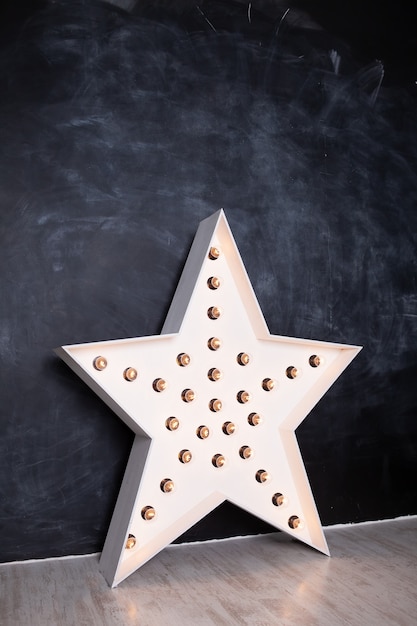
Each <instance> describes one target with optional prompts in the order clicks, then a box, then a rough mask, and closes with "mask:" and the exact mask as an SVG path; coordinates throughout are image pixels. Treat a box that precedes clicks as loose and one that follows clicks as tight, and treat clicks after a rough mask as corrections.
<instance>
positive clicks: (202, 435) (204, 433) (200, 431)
mask: <svg viewBox="0 0 417 626" xmlns="http://www.w3.org/2000/svg"><path fill="white" fill-rule="evenodd" d="M209 434H210V430H209V428H208V427H207V426H199V427H198V428H197V437H198V438H199V439H207V437H208V436H209Z"/></svg>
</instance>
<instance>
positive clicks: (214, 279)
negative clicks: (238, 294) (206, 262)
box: [207, 276, 220, 289]
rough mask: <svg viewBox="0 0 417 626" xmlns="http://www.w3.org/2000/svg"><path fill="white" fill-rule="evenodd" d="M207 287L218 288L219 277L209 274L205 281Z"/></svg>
mask: <svg viewBox="0 0 417 626" xmlns="http://www.w3.org/2000/svg"><path fill="white" fill-rule="evenodd" d="M207 287H208V288H209V289H218V288H219V287H220V278H217V276H210V278H209V279H208V281H207Z"/></svg>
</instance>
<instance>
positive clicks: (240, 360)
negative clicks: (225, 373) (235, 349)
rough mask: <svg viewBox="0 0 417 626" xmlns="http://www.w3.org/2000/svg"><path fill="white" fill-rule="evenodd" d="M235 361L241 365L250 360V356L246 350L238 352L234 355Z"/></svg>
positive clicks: (246, 363)
mask: <svg viewBox="0 0 417 626" xmlns="http://www.w3.org/2000/svg"><path fill="white" fill-rule="evenodd" d="M236 361H237V362H238V363H239V365H242V366H245V365H248V364H249V361H250V356H249V354H248V353H247V352H239V354H238V355H237V357H236Z"/></svg>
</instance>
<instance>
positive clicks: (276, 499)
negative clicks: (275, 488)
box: [272, 493, 285, 506]
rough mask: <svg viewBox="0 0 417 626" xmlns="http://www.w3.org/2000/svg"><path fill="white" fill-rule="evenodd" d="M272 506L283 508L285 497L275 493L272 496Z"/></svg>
mask: <svg viewBox="0 0 417 626" xmlns="http://www.w3.org/2000/svg"><path fill="white" fill-rule="evenodd" d="M272 504H273V505H274V506H282V505H283V504H285V496H283V495H282V493H274V495H273V496H272Z"/></svg>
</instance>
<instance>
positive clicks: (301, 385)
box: [56, 210, 361, 587]
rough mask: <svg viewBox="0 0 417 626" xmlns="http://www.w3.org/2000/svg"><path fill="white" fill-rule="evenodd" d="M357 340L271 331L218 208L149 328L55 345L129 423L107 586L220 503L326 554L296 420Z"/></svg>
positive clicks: (106, 561)
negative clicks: (134, 334) (152, 330)
mask: <svg viewBox="0 0 417 626" xmlns="http://www.w3.org/2000/svg"><path fill="white" fill-rule="evenodd" d="M360 349H361V348H360V347H358V346H351V345H345V344H337V343H328V342H320V341H312V340H304V339H297V338H290V337H284V336H278V335H271V334H270V332H269V330H268V327H267V325H266V322H265V319H264V317H263V314H262V311H261V309H260V306H259V304H258V301H257V299H256V296H255V294H254V291H253V289H252V286H251V283H250V280H249V278H248V275H247V273H246V270H245V268H244V265H243V262H242V259H241V257H240V254H239V251H238V248H237V246H236V243H235V241H234V238H233V235H232V233H231V231H230V228H229V225H228V222H227V219H226V216H225V214H224V211H223V210H220V211H218V212H216V213H215V214H214V215H212V216H211V217H208V218H207V219H205V220H203V221H202V222H201V223H200V226H199V228H198V231H197V234H196V236H195V239H194V242H193V245H192V247H191V250H190V253H189V256H188V259H187V262H186V265H185V268H184V271H183V273H182V276H181V279H180V282H179V284H178V287H177V290H176V292H175V295H174V298H173V301H172V304H171V307H170V309H169V311H168V315H167V318H166V321H165V324H164V326H163V329H162V332H161V335H158V336H151V337H140V338H132V339H121V340H113V341H104V342H94V343H87V344H76V345H69V346H63V347H60V348H57V349H56V352H57V354H58V355H59V356H60V357H61V358H62V359H63V360H64V361H65V362H66V363H67V364H68V365H69V366H70V367H71V368H72V369H73V370H74V371H75V372H76V373H77V374H78V375H79V376H80V377H81V378H82V379H83V380H84V381H85V382H86V383H87V384H88V385H89V386H90V387H91V388H92V389H93V390H94V391H95V392H96V393H97V394H98V395H99V396H100V397H101V398H102V399H103V400H104V401H105V402H106V403H107V404H108V405H109V406H110V407H111V408H112V409H113V410H114V411H115V413H116V414H117V415H118V416H119V417H120V418H121V419H122V420H123V421H124V422H125V423H126V424H127V425H128V426H129V427H130V428H131V429H132V430H133V431H134V432H135V438H134V442H133V446H132V450H131V454H130V457H129V461H128V464H127V468H126V472H125V476H124V479H123V482H122V486H121V489H120V493H119V497H118V500H117V503H116V507H115V510H114V514H113V518H112V521H111V524H110V528H109V531H108V534H107V538H106V541H105V544H104V548H103V551H102V555H101V559H100V569H101V571H102V573H103V575H104V577H105V578H106V580H107V582H108V584H109V585H110V586H112V587H114V586H117V585H118V584H119V583H120V582H121V581H123V580H124V579H125V578H126V577H128V576H129V575H131V574H132V573H133V572H134V571H136V570H137V569H138V568H140V567H141V566H142V565H143V564H144V563H146V561H148V560H149V559H151V558H152V557H153V556H154V555H155V554H157V553H158V552H159V551H160V550H162V549H163V548H164V547H165V546H167V545H168V544H169V543H171V542H172V541H173V540H175V539H176V538H177V537H179V536H180V535H181V534H182V533H184V532H185V531H186V530H187V529H188V528H190V527H191V526H192V525H194V524H195V523H196V522H198V521H199V520H200V519H202V518H203V517H204V516H205V515H207V514H208V513H209V512H210V511H212V510H213V509H214V508H216V507H217V506H218V505H219V504H221V503H222V502H223V501H225V500H228V501H229V502H232V503H233V504H235V505H237V506H238V507H240V508H241V509H244V510H246V511H248V512H249V513H251V514H253V515H255V516H257V517H258V518H260V519H262V520H264V521H265V522H267V523H268V524H270V525H272V526H273V527H275V528H277V529H279V530H281V531H284V532H286V533H289V534H290V535H291V536H292V537H294V538H296V539H298V540H300V541H302V542H304V543H306V544H308V545H310V546H312V547H313V548H315V549H317V550H319V551H321V552H323V553H324V554H329V551H328V547H327V543H326V539H325V536H324V533H323V530H322V527H321V523H320V519H319V516H318V512H317V508H316V505H315V502H314V498H313V495H312V492H311V488H310V485H309V481H308V478H307V474H306V471H305V467H304V463H303V460H302V457H301V453H300V450H299V446H298V443H297V439H296V435H295V430H296V428H297V427H298V426H299V424H300V423H301V422H302V421H303V420H304V418H305V417H306V416H307V415H308V413H309V412H310V411H311V409H312V408H313V407H314V406H315V404H316V403H317V402H318V400H319V399H320V398H321V397H322V396H323V394H324V393H325V392H326V391H327V390H328V388H329V387H330V386H331V385H332V384H333V382H334V381H335V380H336V379H337V378H338V377H339V375H340V374H341V373H342V371H343V370H344V369H345V368H346V367H347V366H348V364H349V363H350V362H351V361H352V359H353V358H354V357H355V356H356V355H357V353H358V352H359V350H360Z"/></svg>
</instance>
